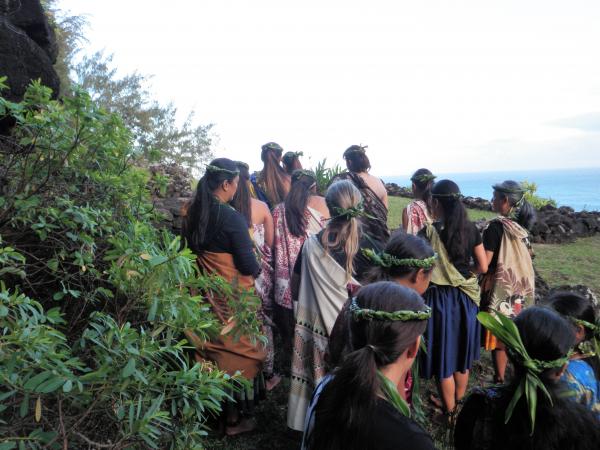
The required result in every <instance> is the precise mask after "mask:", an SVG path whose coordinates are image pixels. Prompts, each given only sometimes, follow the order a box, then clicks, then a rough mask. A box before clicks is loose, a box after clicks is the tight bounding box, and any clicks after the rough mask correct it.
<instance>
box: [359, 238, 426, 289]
mask: <svg viewBox="0 0 600 450" xmlns="http://www.w3.org/2000/svg"><path fill="white" fill-rule="evenodd" d="M383 251H384V252H385V253H387V254H389V255H392V256H394V257H396V258H398V259H408V258H416V259H425V258H429V257H431V256H433V255H434V251H433V249H432V248H431V245H429V243H428V242H427V241H426V240H425V239H423V238H421V237H419V236H414V235H412V234H408V233H405V232H403V231H397V232H396V233H394V234H393V235H392V237H391V238H390V240H389V241H388V243H387V245H386V246H385V249H384V250H383ZM431 270H433V268H431V269H427V271H431ZM418 271H419V269H418V268H416V267H408V266H391V267H382V266H376V267H373V268H372V269H371V270H370V272H369V274H368V275H367V279H366V281H365V282H366V283H373V282H375V281H392V280H394V279H396V278H404V277H406V276H408V275H412V274H414V273H416V272H418Z"/></svg>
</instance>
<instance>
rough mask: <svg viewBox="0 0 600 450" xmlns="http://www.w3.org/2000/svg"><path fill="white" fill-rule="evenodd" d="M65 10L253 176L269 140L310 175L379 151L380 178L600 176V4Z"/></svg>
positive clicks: (331, 3)
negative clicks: (347, 154)
mask: <svg viewBox="0 0 600 450" xmlns="http://www.w3.org/2000/svg"><path fill="white" fill-rule="evenodd" d="M58 5H59V7H60V8H61V9H63V10H68V11H70V12H71V13H72V14H76V15H85V16H86V17H87V19H88V22H89V28H88V30H87V31H86V36H87V38H88V41H89V42H88V43H86V44H85V48H84V51H85V52H86V53H93V52H94V51H96V50H104V51H105V52H106V53H113V54H114V60H113V61H114V63H115V64H116V66H117V68H118V70H119V72H120V73H121V74H125V73H130V72H133V71H138V72H140V73H143V74H148V75H153V78H152V81H151V90H152V91H153V92H154V93H155V95H156V97H157V99H159V100H160V101H164V102H167V101H172V102H173V103H174V104H175V105H176V106H177V108H178V109H179V111H180V112H181V113H182V117H183V116H185V115H187V112H189V111H190V110H192V109H193V110H195V112H196V117H197V120H198V121H199V122H200V123H213V124H214V125H215V128H214V130H215V132H216V134H217V135H218V140H217V142H216V143H215V145H214V151H215V155H216V156H225V157H229V158H232V159H236V160H244V161H246V162H248V163H249V164H250V165H251V168H252V169H259V168H260V167H259V166H260V147H261V145H262V144H264V143H266V142H269V141H275V142H278V143H279V144H280V145H281V146H282V147H283V148H284V150H286V151H287V150H292V151H303V152H304V154H305V157H304V158H303V161H304V162H305V166H306V165H308V166H311V165H314V164H316V162H317V161H319V160H321V159H323V158H325V157H326V158H327V160H328V163H330V164H332V163H342V162H343V160H342V153H343V151H344V150H345V149H346V148H347V147H349V146H350V145H352V144H363V145H368V149H367V154H368V155H369V157H370V159H371V164H372V166H373V169H372V173H374V174H376V175H379V176H389V175H402V174H407V173H411V172H413V171H414V170H415V169H417V168H419V167H427V168H429V169H431V170H432V171H433V172H434V173H436V172H441V173H444V172H445V173H448V172H473V171H492V170H534V169H556V168H580V167H600V57H599V55H600V26H598V24H599V23H600V2H598V1H597V0H589V1H578V0H571V1H568V2H566V1H562V0H561V1H556V0H541V1H539V0H527V1H523V0H520V1H513V0H503V1H488V0H477V1H458V0H453V1H452V2H448V1H445V2H442V1H431V0H428V1H418V0H411V1H405V0H395V1H379V0H370V1H368V2H367V1H354V0H328V1H324V0H321V1H313V0H305V1H303V2H291V1H285V0H275V1H265V0H252V1H250V0H214V1H213V0H210V1H207V0H194V1H192V0H189V1H183V0H170V1H168V2H167V1H157V0H120V1H114V0H103V1H99V0H59V2H58Z"/></svg>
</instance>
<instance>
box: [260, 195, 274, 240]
mask: <svg viewBox="0 0 600 450" xmlns="http://www.w3.org/2000/svg"><path fill="white" fill-rule="evenodd" d="M263 217H264V222H263V223H264V225H265V244H267V247H269V248H271V249H272V248H273V242H274V241H275V225H274V224H273V216H272V215H271V211H269V207H268V206H267V205H266V204H264V203H263Z"/></svg>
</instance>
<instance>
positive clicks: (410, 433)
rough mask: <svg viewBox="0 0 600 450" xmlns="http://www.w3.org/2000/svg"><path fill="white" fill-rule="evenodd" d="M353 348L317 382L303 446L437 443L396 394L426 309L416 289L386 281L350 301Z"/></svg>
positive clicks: (347, 449)
mask: <svg viewBox="0 0 600 450" xmlns="http://www.w3.org/2000/svg"><path fill="white" fill-rule="evenodd" d="M348 314H349V315H351V316H352V320H350V321H349V326H350V330H349V331H350V332H349V333H348V339H349V341H348V348H349V352H348V354H347V355H346V357H345V358H344V359H343V361H342V362H341V364H340V366H339V367H337V368H336V369H335V370H334V371H333V373H332V374H331V375H330V376H327V377H326V378H325V379H324V380H323V381H322V382H321V383H320V384H319V385H318V386H317V388H316V390H315V392H314V394H313V397H312V400H311V402H310V407H309V411H308V414H307V417H306V427H305V433H304V442H303V449H304V450H353V449H356V450H369V449H377V450H386V449H390V450H391V449H398V448H407V449H412V450H421V449H433V448H434V446H433V443H432V441H431V438H430V437H429V436H428V435H427V433H425V431H423V429H421V428H420V427H419V425H417V424H416V423H415V422H414V421H413V420H411V419H410V410H409V408H408V406H407V405H406V403H405V402H404V401H403V400H402V397H401V396H400V394H399V393H398V390H397V388H396V386H398V385H399V384H402V380H403V379H404V377H405V376H406V373H407V372H408V371H409V370H410V367H411V365H412V364H413V362H414V360H415V357H416V355H417V352H418V350H419V342H420V338H421V334H422V333H423V331H424V329H425V324H426V320H427V318H428V317H429V314H430V313H429V310H428V308H427V307H426V306H425V304H424V303H423V299H422V298H421V297H420V296H419V294H417V293H416V292H415V291H414V290H412V289H409V288H406V287H404V286H400V285H399V284H397V283H393V282H389V281H387V282H386V281H383V282H378V283H374V284H370V285H368V286H365V287H363V288H361V289H360V290H359V291H358V295H357V296H356V297H354V298H353V299H352V301H351V305H350V308H349V312H348Z"/></svg>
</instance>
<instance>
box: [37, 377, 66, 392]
mask: <svg viewBox="0 0 600 450" xmlns="http://www.w3.org/2000/svg"><path fill="white" fill-rule="evenodd" d="M64 383H65V379H64V378H62V377H54V378H51V379H49V380H47V381H44V382H43V383H42V384H40V385H39V386H38V387H37V388H35V392H39V393H40V394H49V393H50V392H54V391H56V390H57V389H58V388H59V387H61V386H62V385H63V384H64Z"/></svg>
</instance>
